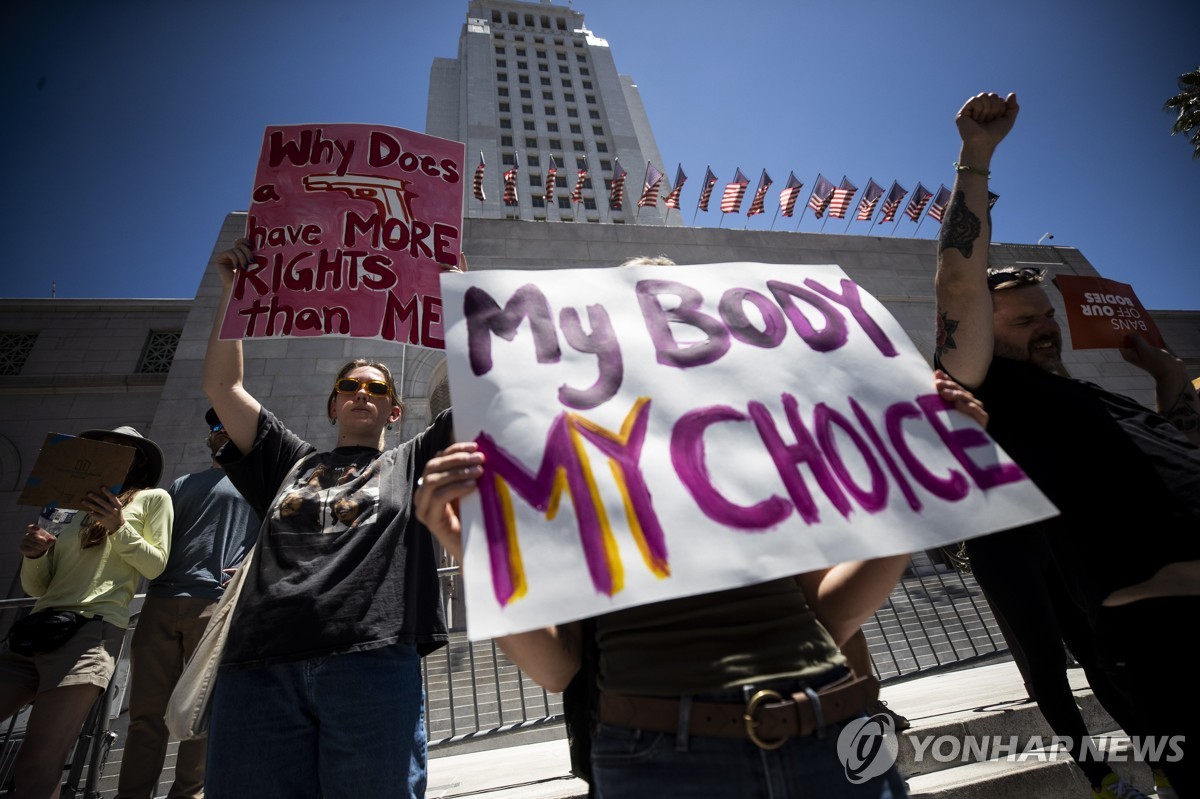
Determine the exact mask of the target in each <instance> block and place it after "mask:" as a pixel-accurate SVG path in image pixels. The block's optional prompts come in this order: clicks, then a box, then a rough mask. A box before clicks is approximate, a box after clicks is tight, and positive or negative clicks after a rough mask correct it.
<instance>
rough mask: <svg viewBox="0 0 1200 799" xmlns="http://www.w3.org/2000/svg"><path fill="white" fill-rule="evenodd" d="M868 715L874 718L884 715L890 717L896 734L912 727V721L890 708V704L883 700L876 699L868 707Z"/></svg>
mask: <svg viewBox="0 0 1200 799" xmlns="http://www.w3.org/2000/svg"><path fill="white" fill-rule="evenodd" d="M867 713H869V714H870V715H872V716H874V715H877V714H879V713H882V714H884V715H885V716H888V717H890V718H891V720H892V724H893V725H894V726H895V727H896V732H904V731H905V730H907V729H908V728H909V727H911V726H912V722H911V721H909V720H908V719H906V718H905V717H904V716H901V715H900V714H899V713H897V712H896V711H894V710H892V709H891V708H890V707H888V703H887V702H884V701H883V700H882V699H876V700H875V701H874V702H873V703H872V704H870V705H867Z"/></svg>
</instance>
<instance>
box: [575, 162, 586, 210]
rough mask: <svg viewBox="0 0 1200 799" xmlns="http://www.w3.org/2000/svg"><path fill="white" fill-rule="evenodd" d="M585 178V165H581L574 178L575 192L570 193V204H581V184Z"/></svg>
mask: <svg viewBox="0 0 1200 799" xmlns="http://www.w3.org/2000/svg"><path fill="white" fill-rule="evenodd" d="M587 176H588V171H587V164H583V165H581V166H580V167H579V173H578V174H577V175H576V176H575V190H574V191H572V192H571V202H573V203H579V202H583V184H584V182H585V181H586V180H587Z"/></svg>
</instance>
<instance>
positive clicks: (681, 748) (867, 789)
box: [592, 680, 908, 799]
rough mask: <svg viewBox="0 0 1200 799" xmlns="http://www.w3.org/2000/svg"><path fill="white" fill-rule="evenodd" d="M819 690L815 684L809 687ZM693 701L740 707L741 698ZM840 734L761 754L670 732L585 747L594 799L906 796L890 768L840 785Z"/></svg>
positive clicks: (623, 733)
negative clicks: (864, 779) (588, 751)
mask: <svg viewBox="0 0 1200 799" xmlns="http://www.w3.org/2000/svg"><path fill="white" fill-rule="evenodd" d="M820 684H821V681H816V680H814V681H813V683H812V686H813V687H814V688H816V687H819V685H820ZM793 685H794V684H793ZM763 687H767V686H763ZM772 687H773V686H772ZM694 698H695V699H696V700H698V701H715V702H738V703H740V702H742V701H743V692H741V691H729V692H723V693H717V694H704V695H699V696H696V697H694ZM842 727H843V725H842V724H833V725H830V726H828V727H826V728H825V737H824V738H820V737H817V736H816V735H810V736H807V737H803V738H789V739H788V741H787V743H785V744H784V745H783V746H782V747H780V748H779V749H773V750H766V749H760V748H758V746H756V745H755V744H754V743H753V742H752V741H750V740H749V739H743V738H715V737H710V736H699V735H689V736H688V737H687V738H686V739H684V740H680V739H678V738H677V737H676V735H674V734H672V733H660V732H650V731H646V730H635V729H630V728H628V727H616V726H612V725H609V724H601V725H600V728H599V730H598V731H597V732H596V734H595V737H594V738H593V741H592V778H593V781H594V784H595V788H596V794H597V796H598V797H599V799H623V797H633V796H637V797H642V796H645V797H670V799H710V798H711V797H730V796H736V797H739V799H802V798H806V797H821V798H822V799H828V798H829V797H854V798H855V799H902V798H903V797H906V796H907V795H908V793H907V791H906V790H905V788H904V781H903V780H902V779H901V778H900V774H899V772H898V771H897V769H896V767H895V765H893V766H892V767H891V769H890V770H889V771H887V772H886V773H885V774H883V775H881V776H879V777H876V778H874V779H872V780H869V781H867V782H864V783H862V784H859V785H855V784H853V783H851V782H850V781H849V780H848V779H847V778H846V768H845V767H844V766H843V764H842V762H841V760H840V758H839V756H838V752H837V740H838V735H839V733H840V732H841V731H842Z"/></svg>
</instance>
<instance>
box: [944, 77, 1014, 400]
mask: <svg viewBox="0 0 1200 799" xmlns="http://www.w3.org/2000/svg"><path fill="white" fill-rule="evenodd" d="M1018 110H1019V107H1018V106H1017V97H1016V95H1015V94H1010V95H1009V96H1008V98H1007V99H1005V98H1002V97H1000V96H999V95H997V94H978V95H976V96H975V97H972V98H971V99H970V100H968V101H967V102H966V104H965V105H963V107H962V108H961V109H960V110H959V112H958V116H957V117H955V124H956V125H957V126H958V133H959V136H960V137H961V138H962V149H961V150H960V151H959V155H958V163H959V164H960V165H962V166H966V167H970V170H969V171H961V172H958V173H956V176H955V179H954V190H953V192H952V193H951V198H950V205H949V207H948V208H947V209H946V214H945V216H944V218H943V220H942V231H941V234H940V235H939V236H938V251H937V276H936V278H935V280H934V287H935V293H936V295H937V349H936V351H935V353H934V358H935V361H936V363H937V365H938V366H940V367H942V368H943V369H945V370H946V371H948V372H949V373H950V374H952V375H953V376H954V378H955V379H956V380H957V381H958V382H959V383H961V384H962V385H963V386H966V387H967V388H975V387H977V386H978V385H979V384H980V383H982V382H983V378H984V377H985V376H986V375H987V370H988V364H989V363H991V360H992V298H991V296H990V294H989V292H988V287H987V253H988V245H989V244H990V242H991V236H992V225H991V217H990V214H989V211H988V171H989V170H990V169H991V166H992V153H994V152H995V150H996V146H997V145H998V144H999V143H1000V142H1001V140H1002V139H1004V137H1005V136H1006V135H1008V132H1009V131H1010V130H1012V126H1013V122H1015V121H1016V118H1017V112H1018Z"/></svg>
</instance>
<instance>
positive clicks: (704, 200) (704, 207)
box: [696, 166, 717, 213]
mask: <svg viewBox="0 0 1200 799" xmlns="http://www.w3.org/2000/svg"><path fill="white" fill-rule="evenodd" d="M715 185H717V176H716V175H714V174H713V171H712V167H707V166H706V167H704V187H703V188H701V189H700V202H698V203H696V207H697V208H699V209H700V210H701V211H703V212H705V213H708V198H709V197H711V196H712V190H713V186H715Z"/></svg>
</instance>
